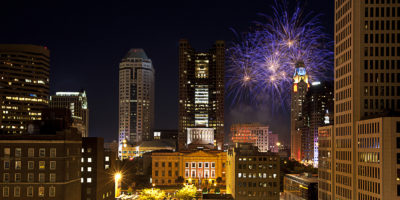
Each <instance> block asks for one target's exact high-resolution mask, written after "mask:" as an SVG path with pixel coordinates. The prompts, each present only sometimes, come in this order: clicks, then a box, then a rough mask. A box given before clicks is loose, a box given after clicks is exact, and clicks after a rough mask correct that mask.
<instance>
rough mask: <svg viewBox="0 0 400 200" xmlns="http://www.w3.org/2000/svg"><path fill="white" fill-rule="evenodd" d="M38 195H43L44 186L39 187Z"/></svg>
mask: <svg viewBox="0 0 400 200" xmlns="http://www.w3.org/2000/svg"><path fill="white" fill-rule="evenodd" d="M38 196H39V197H44V187H39V192H38Z"/></svg>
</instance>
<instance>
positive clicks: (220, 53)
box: [178, 39, 225, 149]
mask: <svg viewBox="0 0 400 200" xmlns="http://www.w3.org/2000/svg"><path fill="white" fill-rule="evenodd" d="M224 71H225V42H224V41H216V42H215V44H214V46H213V48H212V49H210V50H209V51H207V52H197V51H196V50H194V49H193V48H192V47H191V46H190V44H189V42H188V40H185V39H181V40H180V41H179V130H178V131H179V133H178V140H179V149H186V148H188V145H189V144H188V143H190V142H191V141H192V140H191V139H190V138H191V137H192V135H191V133H190V132H191V131H193V132H194V133H195V135H196V136H194V137H195V138H198V137H200V138H203V139H204V140H202V141H203V142H204V141H207V142H208V144H209V145H212V146H214V147H215V148H218V149H222V146H223V141H224V140H223V139H224ZM188 128H189V130H188ZM196 129H197V130H196ZM209 131H213V132H214V135H213V136H214V137H213V138H210V137H209V136H208V133H209ZM188 133H189V134H190V137H188ZM202 133H205V134H207V136H205V135H202ZM199 134H200V135H199ZM188 140H189V141H188ZM210 141H211V143H212V144H210Z"/></svg>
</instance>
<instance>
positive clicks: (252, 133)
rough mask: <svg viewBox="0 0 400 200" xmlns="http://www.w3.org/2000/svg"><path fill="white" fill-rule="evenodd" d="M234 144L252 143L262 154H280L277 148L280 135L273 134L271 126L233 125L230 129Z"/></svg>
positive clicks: (255, 124) (256, 124) (254, 124)
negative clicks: (269, 152)
mask: <svg viewBox="0 0 400 200" xmlns="http://www.w3.org/2000/svg"><path fill="white" fill-rule="evenodd" d="M230 131H231V132H230V135H231V136H232V143H233V144H236V143H250V144H253V145H255V146H257V148H258V150H259V151H260V152H267V151H272V152H278V148H277V147H276V145H277V142H278V135H277V134H272V131H270V130H269V126H266V125H262V124H258V123H253V124H233V125H231V128H230Z"/></svg>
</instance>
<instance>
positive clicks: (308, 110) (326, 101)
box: [300, 82, 334, 167]
mask: <svg viewBox="0 0 400 200" xmlns="http://www.w3.org/2000/svg"><path fill="white" fill-rule="evenodd" d="M333 100H334V95H333V83H331V82H312V83H311V86H310V88H309V90H308V92H307V93H306V97H305V99H304V103H303V111H302V112H303V117H302V119H301V120H300V121H301V123H302V125H301V127H300V131H301V161H302V162H303V163H306V164H310V165H313V166H314V167H318V127H321V126H326V125H329V124H333V112H334V111H333V104H334V102H333Z"/></svg>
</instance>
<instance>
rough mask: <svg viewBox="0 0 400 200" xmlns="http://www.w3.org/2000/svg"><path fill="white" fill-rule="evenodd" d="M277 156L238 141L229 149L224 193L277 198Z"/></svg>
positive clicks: (259, 197)
mask: <svg viewBox="0 0 400 200" xmlns="http://www.w3.org/2000/svg"><path fill="white" fill-rule="evenodd" d="M279 163H280V159H279V155H278V154H276V153H272V152H259V151H258V149H257V147H255V146H253V145H252V144H249V143H245V144H241V143H237V144H236V146H235V147H234V148H233V149H231V150H229V151H228V156H227V177H226V192H227V193H228V194H232V196H233V198H235V199H241V200H242V199H244V200H247V199H254V200H255V199H276V200H278V199H279Z"/></svg>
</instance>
